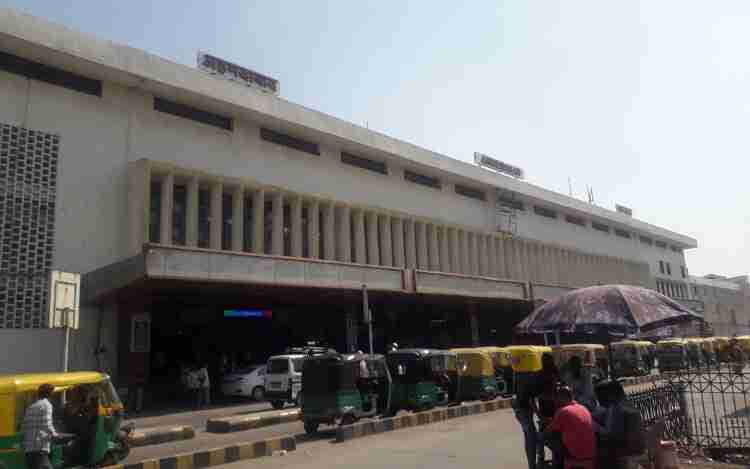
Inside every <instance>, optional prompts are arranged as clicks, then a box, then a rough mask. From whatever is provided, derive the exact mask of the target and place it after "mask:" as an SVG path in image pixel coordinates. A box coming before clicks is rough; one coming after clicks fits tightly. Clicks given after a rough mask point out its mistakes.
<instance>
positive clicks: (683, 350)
mask: <svg viewBox="0 0 750 469" xmlns="http://www.w3.org/2000/svg"><path fill="white" fill-rule="evenodd" d="M656 355H657V356H658V357H659V371H674V370H680V369H683V368H687V367H688V364H689V360H688V355H687V343H686V342H685V340H684V339H664V340H660V341H659V342H657V344H656Z"/></svg>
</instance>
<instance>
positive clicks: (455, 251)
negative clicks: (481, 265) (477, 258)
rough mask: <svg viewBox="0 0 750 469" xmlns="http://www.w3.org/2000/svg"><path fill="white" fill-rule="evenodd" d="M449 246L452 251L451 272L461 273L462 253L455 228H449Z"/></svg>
mask: <svg viewBox="0 0 750 469" xmlns="http://www.w3.org/2000/svg"><path fill="white" fill-rule="evenodd" d="M448 244H449V249H450V271H451V272H453V273H460V272H461V252H460V249H459V247H458V231H457V230H456V229H455V228H448Z"/></svg>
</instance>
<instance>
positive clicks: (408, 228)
mask: <svg viewBox="0 0 750 469" xmlns="http://www.w3.org/2000/svg"><path fill="white" fill-rule="evenodd" d="M404 235H405V240H404V251H406V268H407V269H416V268H417V240H416V230H415V227H414V220H410V219H404Z"/></svg>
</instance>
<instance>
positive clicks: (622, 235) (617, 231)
mask: <svg viewBox="0 0 750 469" xmlns="http://www.w3.org/2000/svg"><path fill="white" fill-rule="evenodd" d="M615 235H617V236H619V237H620V238H627V239H630V233H628V232H627V231H625V230H621V229H620V228H615Z"/></svg>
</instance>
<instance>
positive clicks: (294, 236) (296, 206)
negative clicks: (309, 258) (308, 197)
mask: <svg viewBox="0 0 750 469" xmlns="http://www.w3.org/2000/svg"><path fill="white" fill-rule="evenodd" d="M289 209H290V210H289V216H290V217H291V220H290V223H289V228H290V229H291V242H290V243H289V244H291V255H292V257H302V198H301V197H300V196H298V195H295V196H294V197H292V200H291V202H290V207H289Z"/></svg>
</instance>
